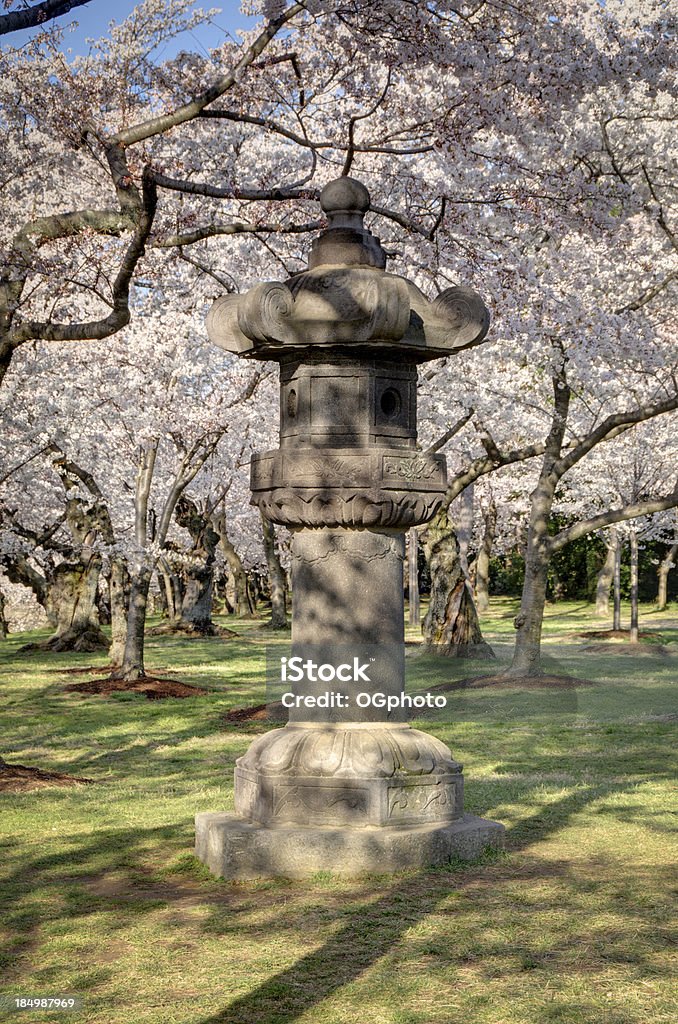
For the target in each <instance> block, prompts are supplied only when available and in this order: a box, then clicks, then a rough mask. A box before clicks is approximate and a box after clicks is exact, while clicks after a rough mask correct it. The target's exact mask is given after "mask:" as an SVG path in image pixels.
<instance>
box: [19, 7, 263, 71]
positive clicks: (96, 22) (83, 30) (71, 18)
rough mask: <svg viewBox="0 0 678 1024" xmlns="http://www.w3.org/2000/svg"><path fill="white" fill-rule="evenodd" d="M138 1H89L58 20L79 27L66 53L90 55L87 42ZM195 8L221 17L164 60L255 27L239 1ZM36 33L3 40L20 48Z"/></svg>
mask: <svg viewBox="0 0 678 1024" xmlns="http://www.w3.org/2000/svg"><path fill="white" fill-rule="evenodd" d="M138 2H139V0H90V3H88V4H86V5H85V6H84V7H77V8H76V9H75V10H73V11H71V13H70V14H68V15H66V16H65V17H62V18H58V19H57V24H58V25H60V26H61V27H63V28H65V27H66V26H67V25H72V24H73V23H75V22H77V28H75V29H74V30H73V31H72V32H71V31H67V32H65V34H64V38H63V48H64V50H68V49H69V48H70V49H71V50H72V51H73V53H74V54H85V53H87V50H88V45H87V42H86V40H87V39H88V38H90V39H92V38H95V39H96V38H99V37H100V36H103V35H106V32H107V28H108V25H109V22H111V21H116V22H121V21H124V20H125V18H126V16H127V15H128V14H129V13H130V11H132V10H134V8H135V7H136V6H137V4H138ZM194 6H195V7H202V8H203V9H204V10H210V9H211V8H213V7H218V8H220V9H221V14H217V15H216V16H215V18H214V20H213V23H212V24H211V25H209V26H204V27H203V28H200V29H198V30H197V31H196V32H192V33H185V34H184V35H181V36H177V38H176V39H173V40H171V41H170V42H169V43H167V44H165V47H164V48H163V52H162V56H163V58H168V57H172V56H174V54H176V53H178V52H179V50H196V49H197V50H200V49H203V48H205V49H209V48H210V47H213V46H216V45H218V44H219V43H220V42H221V41H222V40H223V38H224V35H225V34H227V33H230V34H231V35H234V34H235V32H236V31H237V29H239V28H248V27H251V26H252V25H253V24H254V19H252V18H246V17H244V16H243V15H242V14H241V13H240V0H212V2H210V0H201V2H196V3H195V5H194ZM36 31H37V29H33V30H31V31H28V32H13V33H12V34H11V35H8V36H5V37H4V39H2V40H1V41H2V43H3V44H4V45H12V46H19V45H21V43H23V42H25V41H26V40H27V39H30V38H31V36H33V35H35V33H36Z"/></svg>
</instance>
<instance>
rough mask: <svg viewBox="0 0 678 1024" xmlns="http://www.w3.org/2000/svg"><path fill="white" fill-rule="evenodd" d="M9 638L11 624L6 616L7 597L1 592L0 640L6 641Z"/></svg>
mask: <svg viewBox="0 0 678 1024" xmlns="http://www.w3.org/2000/svg"><path fill="white" fill-rule="evenodd" d="M8 636H9V623H8V622H7V618H6V616H5V595H4V594H3V592H2V591H1V590H0V640H5V639H6V638H7V637H8Z"/></svg>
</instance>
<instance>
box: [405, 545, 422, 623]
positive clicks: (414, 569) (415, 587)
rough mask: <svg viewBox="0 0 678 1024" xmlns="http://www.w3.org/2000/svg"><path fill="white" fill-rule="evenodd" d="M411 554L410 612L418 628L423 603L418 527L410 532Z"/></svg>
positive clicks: (409, 561)
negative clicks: (420, 590)
mask: <svg viewBox="0 0 678 1024" xmlns="http://www.w3.org/2000/svg"><path fill="white" fill-rule="evenodd" d="M408 536H409V544H410V546H409V553H408V569H409V583H408V591H407V592H408V604H409V610H410V625H411V626H418V625H419V623H420V621H421V603H420V600H419V534H418V533H417V529H416V527H414V526H413V527H412V528H411V529H410V531H409V535H408Z"/></svg>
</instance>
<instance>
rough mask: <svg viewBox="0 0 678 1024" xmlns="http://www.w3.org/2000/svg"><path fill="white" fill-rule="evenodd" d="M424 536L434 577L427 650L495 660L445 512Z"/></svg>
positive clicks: (425, 629)
mask: <svg viewBox="0 0 678 1024" xmlns="http://www.w3.org/2000/svg"><path fill="white" fill-rule="evenodd" d="M424 536H425V540H424V551H425V553H426V557H427V560H428V565H429V571H430V574H431V601H430V604H429V608H428V612H427V613H426V617H425V619H424V624H423V626H422V632H423V635H424V646H425V648H426V650H427V651H429V652H430V653H431V654H440V655H443V656H446V657H453V658H493V657H494V652H493V651H492V648H491V647H490V646H489V644H487V643H485V641H484V640H483V635H482V633H481V631H480V623H479V621H478V613H477V612H476V607H475V604H474V603H473V594H472V593H471V587H470V586H469V583H468V581H467V579H466V577H465V575H464V572H463V569H462V566H461V562H460V559H459V548H458V546H457V538H456V535H455V532H454V530H453V529H452V527H451V526H450V523H449V520H448V518H447V512H446V511H445V510H443V511H441V512H439V513H438V515H437V516H436V518H435V519H434V520H433V522H432V523H430V524H429V526H428V528H427V530H426V533H425V535H424Z"/></svg>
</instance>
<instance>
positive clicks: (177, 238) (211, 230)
mask: <svg viewBox="0 0 678 1024" xmlns="http://www.w3.org/2000/svg"><path fill="white" fill-rule="evenodd" d="M323 223H324V222H323V221H321V220H314V221H310V222H309V223H308V224H253V223H251V222H246V221H234V222H233V223H232V224H206V225H205V227H202V228H195V230H194V231H187V232H185V234H183V235H170V236H169V238H164V239H163V240H162V241H154V242H152V245H153V246H154V248H158V249H169V248H171V247H172V246H176V245H192V244H193V243H194V242H200V241H202V240H203V239H204V238H214V237H216V236H218V235H242V234H262V235H266V234H302V233H303V232H305V231H318V230H320V228H321V227H322V226H323Z"/></svg>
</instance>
